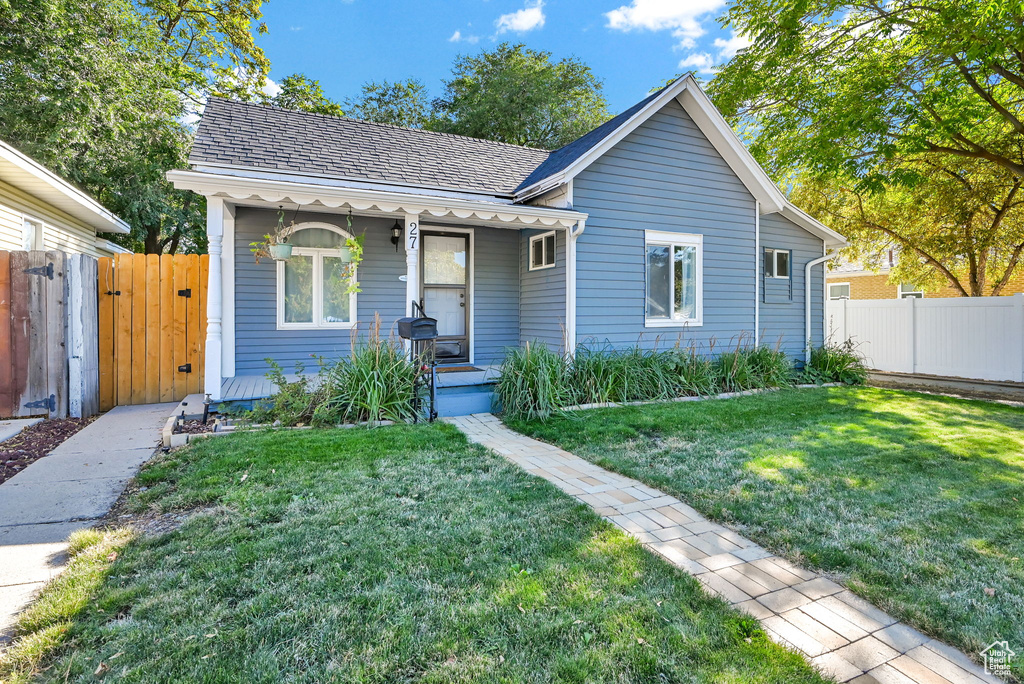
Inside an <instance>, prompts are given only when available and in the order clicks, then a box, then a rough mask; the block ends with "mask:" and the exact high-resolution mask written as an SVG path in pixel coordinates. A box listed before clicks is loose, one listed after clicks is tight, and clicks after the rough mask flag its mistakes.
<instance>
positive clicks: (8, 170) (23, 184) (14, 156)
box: [0, 140, 131, 233]
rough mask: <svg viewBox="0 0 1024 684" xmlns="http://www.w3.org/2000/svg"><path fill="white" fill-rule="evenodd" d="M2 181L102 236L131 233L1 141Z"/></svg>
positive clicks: (88, 198) (103, 209) (100, 207)
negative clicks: (105, 234)
mask: <svg viewBox="0 0 1024 684" xmlns="http://www.w3.org/2000/svg"><path fill="white" fill-rule="evenodd" d="M0 180H2V181H4V182H5V183H8V184H10V185H13V186H14V187H16V188H18V189H19V190H21V191H22V192H27V193H28V194H30V195H33V196H34V197H37V198H38V199H40V200H42V201H43V202H46V203H47V204H49V205H50V206H52V207H55V208H57V209H60V210H61V211H63V212H64V213H65V214H70V215H71V216H73V217H75V218H76V219H78V220H79V221H82V222H83V223H85V224H86V225H87V226H90V227H91V228H92V229H93V230H95V231H96V232H99V233H128V232H130V231H131V227H130V226H129V225H128V224H127V223H125V222H124V221H122V220H121V219H119V218H118V217H117V216H115V215H114V214H113V213H111V212H110V211H109V210H107V208H106V207H104V206H103V205H102V204H100V203H99V202H97V201H96V200H95V199H93V198H92V197H91V196H89V195H88V194H86V193H84V192H82V191H81V190H79V189H78V188H76V187H75V186H74V185H72V184H71V183H69V182H67V181H66V180H64V179H63V178H61V177H60V176H58V175H57V174H55V173H54V172H52V171H50V170H49V169H47V168H46V167H45V166H43V165H42V164H40V163H39V162H37V161H36V160H34V159H32V158H31V157H29V156H28V155H26V154H23V153H21V152H19V151H18V150H16V149H15V148H14V147H11V146H10V145H8V144H7V143H5V142H3V141H2V140H0Z"/></svg>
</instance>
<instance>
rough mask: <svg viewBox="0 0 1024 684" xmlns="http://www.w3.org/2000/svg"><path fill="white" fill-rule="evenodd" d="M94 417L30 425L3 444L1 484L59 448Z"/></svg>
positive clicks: (0, 470)
mask: <svg viewBox="0 0 1024 684" xmlns="http://www.w3.org/2000/svg"><path fill="white" fill-rule="evenodd" d="M94 419H95V418H61V419H59V420H44V421H42V422H40V423H36V424H35V425H31V426H29V427H27V428H25V429H24V430H22V431H21V432H19V433H18V434H16V435H15V436H14V437H11V438H10V439H8V440H7V441H5V442H0V484H2V483H4V482H6V481H7V480H9V479H11V478H12V477H14V476H15V475H17V474H18V473H20V472H21V471H22V470H24V469H25V468H27V467H28V466H29V465H31V464H32V463H34V462H36V461H38V460H39V459H41V458H42V457H43V456H46V455H47V454H48V453H50V452H51V451H53V450H54V449H56V448H57V447H58V446H59V445H60V444H62V443H63V442H64V440H66V439H67V438H68V437H70V436H71V435H73V434H75V433H76V432H78V431H79V430H81V429H82V428H84V427H85V426H86V425H88V424H89V423H91V422H92V421H93V420H94Z"/></svg>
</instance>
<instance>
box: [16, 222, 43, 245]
mask: <svg viewBox="0 0 1024 684" xmlns="http://www.w3.org/2000/svg"><path fill="white" fill-rule="evenodd" d="M21 246H22V249H24V250H25V251H26V252H27V251H30V250H33V249H44V247H43V222H42V221H37V220H35V219H30V218H26V219H25V220H24V221H23V222H22V224H21Z"/></svg>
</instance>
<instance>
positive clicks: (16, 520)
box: [0, 403, 177, 648]
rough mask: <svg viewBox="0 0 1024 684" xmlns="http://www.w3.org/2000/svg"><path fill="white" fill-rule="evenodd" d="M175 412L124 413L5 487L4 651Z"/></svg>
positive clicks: (0, 581) (105, 419)
mask: <svg viewBox="0 0 1024 684" xmlns="http://www.w3.org/2000/svg"><path fill="white" fill-rule="evenodd" d="M175 406H177V404H173V403H172V404H148V405H145V406H118V407H117V408H115V409H113V410H112V411H110V412H108V413H106V414H104V415H102V416H100V417H99V418H98V419H97V420H95V421H94V422H93V423H92V424H90V425H89V426H87V427H86V428H85V429H84V430H82V431H81V432H79V433H77V434H75V435H74V436H72V437H71V438H70V439H68V440H67V441H66V442H64V443H63V444H61V445H60V446H59V447H57V448H56V449H54V450H53V451H52V452H51V453H50V455H49V456H46V457H45V458H42V459H40V460H38V461H36V462H35V463H33V464H32V465H30V466H29V467H28V468H25V470H23V471H22V472H20V473H18V474H17V475H15V476H14V477H12V478H11V479H10V480H8V481H7V482H5V483H3V484H2V485H0V648H2V647H3V645H4V644H5V643H6V642H7V641H8V640H9V639H10V630H11V627H12V625H13V622H14V618H15V616H16V615H17V614H18V613H19V612H21V611H22V610H23V609H24V608H25V606H26V605H28V603H29V602H30V601H31V599H32V597H33V595H34V594H35V592H36V590H38V589H39V588H40V587H41V586H42V585H43V584H44V583H46V582H47V581H48V580H49V579H50V578H52V577H53V576H54V575H56V574H57V573H59V572H60V570H61V569H62V568H63V567H64V563H65V562H66V560H67V557H66V550H67V538H68V535H70V534H71V533H72V532H74V531H75V530H80V529H82V528H85V527H90V526H91V525H92V524H94V522H95V521H96V520H97V519H98V518H101V517H103V516H104V515H105V514H106V512H107V511H108V510H110V507H111V506H112V505H113V504H114V502H115V501H117V498H118V497H119V496H120V495H121V492H123V491H124V487H125V485H126V484H127V483H128V481H129V480H130V479H131V478H132V477H134V476H135V473H136V471H137V470H138V469H139V466H141V465H142V464H143V463H145V462H146V461H147V460H149V458H150V456H152V455H153V451H154V449H155V448H156V446H157V442H158V441H159V439H160V429H161V428H162V427H163V424H164V422H166V420H167V417H168V416H170V415H171V412H172V411H173V410H174V408H175Z"/></svg>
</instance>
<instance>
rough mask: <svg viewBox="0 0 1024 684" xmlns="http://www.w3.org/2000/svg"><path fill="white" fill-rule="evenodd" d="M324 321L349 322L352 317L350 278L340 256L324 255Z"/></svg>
mask: <svg viewBox="0 0 1024 684" xmlns="http://www.w3.org/2000/svg"><path fill="white" fill-rule="evenodd" d="M323 263H324V265H323V288H324V290H323V292H324V323H347V322H348V320H349V317H350V314H349V302H350V299H351V298H350V296H349V294H348V292H347V290H348V285H349V282H350V280H349V278H348V276H347V274H346V273H345V264H344V262H342V260H341V258H340V257H331V256H325V257H324V262H323Z"/></svg>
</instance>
